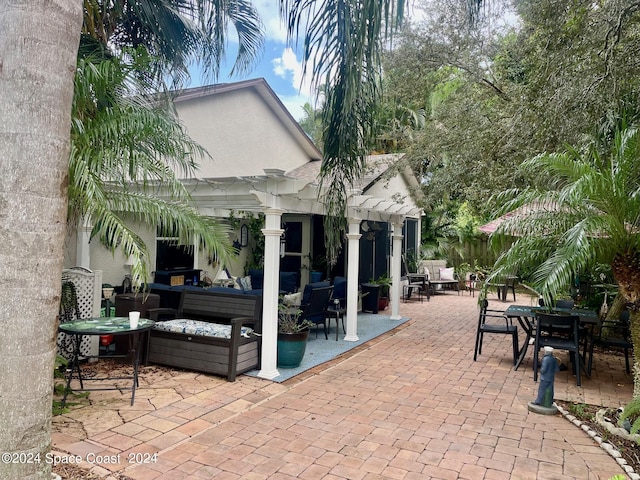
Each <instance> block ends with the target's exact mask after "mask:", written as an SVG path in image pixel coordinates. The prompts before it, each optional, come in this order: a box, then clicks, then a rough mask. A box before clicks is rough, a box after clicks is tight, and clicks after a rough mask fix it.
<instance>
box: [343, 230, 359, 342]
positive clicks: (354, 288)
mask: <svg viewBox="0 0 640 480" xmlns="http://www.w3.org/2000/svg"><path fill="white" fill-rule="evenodd" d="M361 236H362V235H360V219H357V218H349V233H347V334H346V335H345V337H344V340H345V342H357V341H358V266H359V265H360V237H361Z"/></svg>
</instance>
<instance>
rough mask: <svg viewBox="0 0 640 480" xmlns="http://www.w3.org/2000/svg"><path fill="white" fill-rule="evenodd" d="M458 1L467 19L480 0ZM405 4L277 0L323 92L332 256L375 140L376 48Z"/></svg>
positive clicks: (323, 175)
mask: <svg viewBox="0 0 640 480" xmlns="http://www.w3.org/2000/svg"><path fill="white" fill-rule="evenodd" d="M461 1H462V2H465V3H466V4H467V6H468V11H469V15H470V17H471V18H475V17H476V16H477V15H478V12H479V8H480V6H481V5H482V3H483V1H482V0H461ZM405 5H406V3H405V0H325V1H323V2H315V1H307V0H280V12H281V14H282V16H283V17H284V19H285V23H286V25H287V29H288V32H289V35H290V36H291V37H293V38H296V39H297V38H299V37H302V38H303V65H304V71H303V73H304V75H310V76H311V80H312V84H313V85H314V86H315V87H316V89H317V90H318V91H320V90H321V91H322V94H323V96H324V105H323V108H322V127H323V128H322V132H323V136H322V140H323V147H322V152H323V159H322V167H321V171H320V180H321V185H326V186H327V189H326V193H325V194H324V197H323V199H322V200H323V202H324V203H325V206H326V210H327V215H326V216H325V229H324V230H325V235H326V237H325V243H326V244H327V255H328V257H329V260H330V261H331V263H333V262H335V260H336V258H337V256H338V253H339V249H340V245H341V243H342V239H343V237H344V231H345V227H346V223H345V219H344V212H345V209H346V199H347V194H348V192H349V190H350V189H351V188H352V187H353V185H354V183H355V182H356V181H357V180H358V179H359V178H361V177H362V175H363V173H364V169H365V156H366V155H367V154H368V153H369V148H370V146H371V145H373V143H374V141H375V133H376V131H375V121H374V118H375V114H376V108H375V107H376V104H377V102H378V101H379V99H380V96H381V90H382V89H381V85H380V80H381V77H382V72H381V69H380V55H381V52H382V50H383V48H384V42H385V40H389V41H390V40H391V39H392V33H393V32H394V30H395V29H396V27H397V26H399V25H400V24H401V22H402V19H403V16H404V9H405ZM320 86H322V88H320ZM322 190H323V189H320V191H322Z"/></svg>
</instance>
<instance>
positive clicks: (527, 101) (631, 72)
mask: <svg viewBox="0 0 640 480" xmlns="http://www.w3.org/2000/svg"><path fill="white" fill-rule="evenodd" d="M627 3H628V2H600V3H593V2H587V1H582V0H580V1H575V2H566V1H553V2H539V1H536V0H524V1H520V2H513V3H512V5H514V7H515V8H516V9H517V13H518V14H519V20H520V26H521V27H520V28H518V27H516V26H512V27H507V28H505V29H500V28H499V27H498V28H496V26H498V25H500V20H499V19H498V18H495V19H494V18H489V22H491V25H492V28H491V29H483V30H474V29H469V28H466V25H465V23H466V20H467V18H466V17H467V15H466V11H465V10H464V9H462V8H461V7H460V5H459V3H458V2H450V1H448V0H435V1H430V2H428V4H427V2H423V4H422V5H421V6H422V7H423V8H424V9H425V11H426V12H427V15H426V16H425V20H422V21H419V22H416V23H414V24H412V25H411V26H410V28H408V29H406V30H405V31H403V32H402V34H401V35H400V37H399V41H396V45H395V48H393V49H391V50H390V51H389V53H388V54H387V55H386V56H385V88H386V91H387V92H392V95H391V94H388V96H387V97H386V98H388V100H387V101H389V102H390V103H391V104H392V105H393V104H394V103H398V104H402V105H405V106H407V107H409V108H412V109H414V110H415V109H418V108H423V109H424V110H425V112H426V121H425V125H424V127H423V128H421V129H420V130H419V131H412V132H410V136H407V137H406V138H405V139H404V140H402V139H399V140H398V142H402V141H405V142H407V143H408V145H409V146H410V148H409V149H408V150H407V152H408V154H409V161H410V163H411V165H412V168H413V169H414V171H415V172H416V173H417V174H418V175H419V176H421V177H422V178H423V179H424V182H423V191H424V193H425V196H426V204H427V205H429V206H434V205H438V204H439V203H444V204H446V203H447V202H449V201H454V202H458V203H462V202H464V201H467V202H468V204H469V206H470V208H471V210H472V211H473V213H474V214H476V215H478V216H479V217H481V218H482V219H483V220H485V221H488V220H491V219H493V217H492V216H491V214H492V213H493V210H494V209H495V208H496V207H499V206H500V205H497V204H495V203H494V202H493V201H492V200H493V199H492V196H493V194H494V193H495V192H498V191H502V190H507V189H511V188H517V187H519V186H522V185H527V184H530V183H531V182H532V181H534V180H535V177H536V174H537V172H532V171H530V170H521V169H519V168H518V166H519V165H520V164H521V163H522V162H523V161H525V160H526V159H528V158H531V157H533V156H535V155H537V154H539V153H540V152H545V151H546V152H558V151H562V150H563V148H564V143H569V144H575V145H579V144H581V143H582V142H583V140H584V136H585V135H586V134H588V133H590V132H592V131H593V127H594V125H596V124H597V123H598V122H599V120H600V119H601V118H603V117H605V116H613V117H615V116H616V115H617V114H618V113H619V112H620V111H621V110H623V109H624V108H635V110H637V104H638V103H637V98H638V92H640V65H639V64H638V63H637V62H635V61H634V60H633V59H634V58H635V52H636V51H638V49H639V48H640V36H638V34H637V28H636V26H637V22H638V19H639V16H640V12H639V11H638V9H636V8H626V5H627ZM485 13H486V14H488V15H489V16H491V12H490V11H486V12H485ZM497 13H500V12H497ZM614 26H615V27H614Z"/></svg>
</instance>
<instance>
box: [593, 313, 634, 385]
mask: <svg viewBox="0 0 640 480" xmlns="http://www.w3.org/2000/svg"><path fill="white" fill-rule="evenodd" d="M596 346H597V347H600V348H604V349H611V348H614V349H620V350H623V351H624V362H625V367H626V371H627V374H631V365H630V362H629V351H630V350H632V349H633V343H632V342H631V330H630V326H629V311H628V310H624V311H622V313H621V314H620V318H619V319H618V320H606V321H602V322H600V324H599V325H597V326H596V327H595V331H594V332H593V339H592V340H591V346H590V348H589V362H588V364H587V371H588V372H589V375H591V367H592V365H593V350H594V347H596Z"/></svg>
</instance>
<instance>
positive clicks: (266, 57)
mask: <svg viewBox="0 0 640 480" xmlns="http://www.w3.org/2000/svg"><path fill="white" fill-rule="evenodd" d="M252 3H253V5H254V6H255V8H256V9H257V10H258V13H259V14H260V17H261V18H262V22H263V24H264V27H265V43H264V51H263V54H262V57H261V59H260V60H259V63H258V64H257V65H256V66H255V68H254V69H253V71H252V72H251V73H250V74H248V75H246V76H244V77H233V78H230V77H229V76H228V71H229V70H230V69H231V67H232V66H233V59H234V58H235V45H234V43H233V42H235V37H234V35H235V32H234V31H233V29H232V28H230V29H229V32H228V37H229V42H230V44H229V45H228V53H227V57H226V58H227V62H226V69H225V67H224V66H223V68H222V72H223V73H221V74H220V78H219V79H218V82H219V83H229V82H235V81H240V80H247V79H252V78H258V77H262V78H264V79H265V80H266V81H267V83H268V84H269V85H270V86H271V88H272V89H273V91H274V92H275V93H276V95H278V97H279V98H280V100H281V101H282V103H283V104H284V105H285V107H286V108H287V109H288V110H289V112H290V113H291V115H293V118H295V119H296V120H300V119H302V117H303V110H302V106H303V105H304V104H305V103H306V102H309V103H311V105H314V103H315V95H314V93H315V92H313V91H312V90H311V88H310V86H309V82H308V81H305V82H304V83H301V77H302V63H301V61H300V59H301V57H302V56H301V55H300V54H296V52H294V51H293V50H292V49H291V48H289V47H288V46H287V41H286V40H287V38H286V29H285V27H284V26H283V24H282V22H281V21H280V16H279V13H278V0H253V2H252ZM497 3H500V2H497ZM426 4H427V5H428V1H427V2H426ZM494 8H497V6H494ZM501 8H504V7H501ZM407 13H408V14H409V16H410V17H411V19H412V20H413V21H419V20H420V19H421V18H423V17H424V11H423V10H421V8H420V7H419V6H416V5H411V6H410V7H409V10H408V11H407ZM503 15H505V16H504V17H503V18H502V22H504V23H506V24H511V25H513V24H515V22H516V21H517V20H516V19H515V17H514V16H513V15H512V14H510V13H509V12H508V11H506V12H505V11H503ZM502 22H500V23H502ZM496 26H499V25H495V24H494V28H495V27H496ZM199 85H202V79H201V76H200V74H199V73H194V74H193V75H192V81H191V84H190V85H189V86H191V87H196V86H199Z"/></svg>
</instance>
